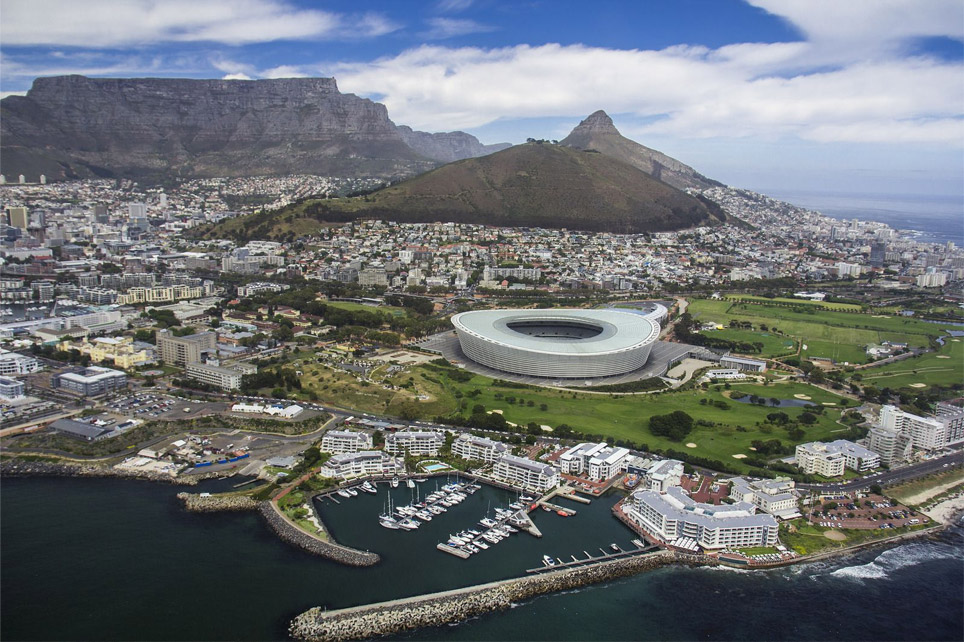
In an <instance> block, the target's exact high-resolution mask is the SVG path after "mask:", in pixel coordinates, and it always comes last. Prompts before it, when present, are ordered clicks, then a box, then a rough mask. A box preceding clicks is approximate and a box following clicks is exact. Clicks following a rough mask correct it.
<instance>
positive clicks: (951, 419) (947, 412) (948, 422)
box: [937, 401, 964, 446]
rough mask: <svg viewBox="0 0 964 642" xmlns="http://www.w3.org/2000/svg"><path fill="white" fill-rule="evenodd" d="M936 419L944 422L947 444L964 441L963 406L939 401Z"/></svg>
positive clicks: (952, 444)
mask: <svg viewBox="0 0 964 642" xmlns="http://www.w3.org/2000/svg"><path fill="white" fill-rule="evenodd" d="M937 420H938V421H940V422H942V423H943V424H944V435H945V438H946V440H947V445H948V446H955V445H957V444H959V443H961V442H964V407H961V406H955V405H954V404H950V403H947V402H945V401H941V402H939V403H938V404H937Z"/></svg>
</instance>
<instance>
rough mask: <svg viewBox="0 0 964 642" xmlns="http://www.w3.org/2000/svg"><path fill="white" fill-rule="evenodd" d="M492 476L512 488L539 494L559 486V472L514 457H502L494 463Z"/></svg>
mask: <svg viewBox="0 0 964 642" xmlns="http://www.w3.org/2000/svg"><path fill="white" fill-rule="evenodd" d="M492 476H493V477H495V478H496V479H498V480H501V481H503V482H505V483H507V484H510V485H512V486H519V487H521V488H524V489H526V490H534V491H538V492H540V493H545V492H546V491H548V490H550V489H552V488H555V487H556V486H558V485H559V472H558V471H557V470H556V469H555V468H553V467H552V466H550V465H549V464H544V463H541V462H538V461H533V460H531V459H526V458H525V457H516V456H515V455H504V456H502V457H501V458H500V459H499V460H498V461H497V462H496V463H495V468H494V469H493V471H492Z"/></svg>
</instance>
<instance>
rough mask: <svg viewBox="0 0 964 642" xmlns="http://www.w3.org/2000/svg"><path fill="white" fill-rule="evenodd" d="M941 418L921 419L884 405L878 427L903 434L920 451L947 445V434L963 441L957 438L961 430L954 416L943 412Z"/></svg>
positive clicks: (937, 448) (959, 438) (963, 438)
mask: <svg viewBox="0 0 964 642" xmlns="http://www.w3.org/2000/svg"><path fill="white" fill-rule="evenodd" d="M944 412H945V414H944V416H943V417H941V416H938V417H921V416H920V415H914V414H911V413H909V412H904V411H903V410H901V409H900V408H898V407H896V406H892V405H889V404H888V405H885V406H883V407H881V409H880V421H879V422H878V425H879V426H880V427H881V428H884V429H886V430H892V431H896V432H898V433H905V434H906V435H908V437H909V438H910V440H911V442H912V447H913V448H919V449H921V450H939V449H941V448H944V447H945V446H947V445H948V444H949V443H952V442H951V441H949V439H948V437H949V433H953V434H952V435H950V436H951V437H953V438H954V439H955V440H956V441H961V440H964V436H960V437H959V436H958V432H960V430H962V429H961V428H959V427H958V423H957V422H958V421H964V419H956V418H955V414H954V413H952V412H949V411H947V410H946V409H945V410H944Z"/></svg>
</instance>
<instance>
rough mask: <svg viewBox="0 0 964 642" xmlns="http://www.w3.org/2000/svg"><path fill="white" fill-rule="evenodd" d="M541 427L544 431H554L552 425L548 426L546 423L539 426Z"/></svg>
mask: <svg viewBox="0 0 964 642" xmlns="http://www.w3.org/2000/svg"><path fill="white" fill-rule="evenodd" d="M539 429H540V430H542V432H552V426H547V425H545V424H542V425H541V426H539Z"/></svg>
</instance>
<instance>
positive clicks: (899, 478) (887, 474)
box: [797, 451, 964, 492]
mask: <svg viewBox="0 0 964 642" xmlns="http://www.w3.org/2000/svg"><path fill="white" fill-rule="evenodd" d="M962 466H964V455H962V453H961V452H960V451H956V452H953V453H950V454H948V455H944V456H943V457H938V458H935V459H930V460H928V461H923V462H920V463H919V464H911V465H909V466H904V467H903V468H896V469H894V470H887V471H884V472H882V473H877V474H876V475H872V476H870V477H861V478H860V479H852V480H850V481H845V482H835V483H828V484H797V488H801V489H803V490H813V491H818V492H828V491H829V492H833V491H848V490H857V489H864V488H868V487H869V486H870V485H871V484H878V485H880V486H887V485H891V484H899V483H901V482H905V481H908V480H911V479H916V478H918V477H924V476H925V475H929V474H931V473H936V472H938V471H941V470H944V469H949V468H961V467H962Z"/></svg>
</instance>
